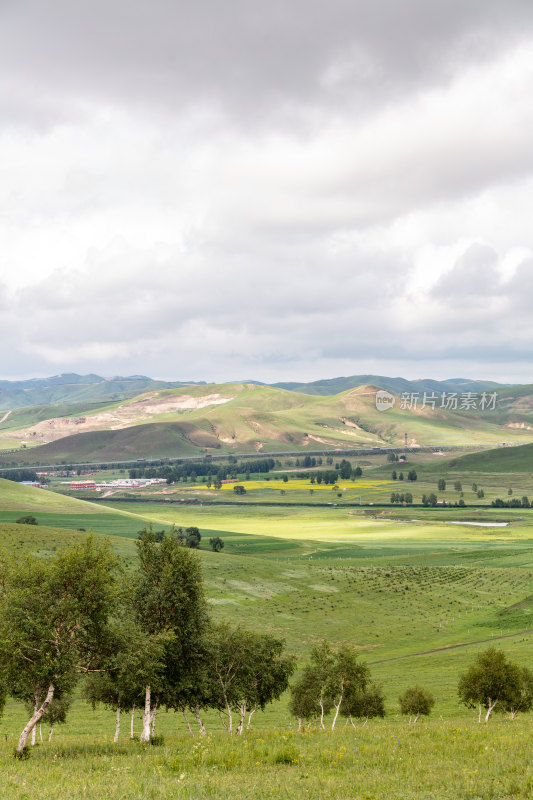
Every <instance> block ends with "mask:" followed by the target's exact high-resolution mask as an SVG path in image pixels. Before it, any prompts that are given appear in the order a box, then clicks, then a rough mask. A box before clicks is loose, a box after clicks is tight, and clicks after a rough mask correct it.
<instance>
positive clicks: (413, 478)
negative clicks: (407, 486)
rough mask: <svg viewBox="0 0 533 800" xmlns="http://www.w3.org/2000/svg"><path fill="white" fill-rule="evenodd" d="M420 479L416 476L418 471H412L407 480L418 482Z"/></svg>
mask: <svg viewBox="0 0 533 800" xmlns="http://www.w3.org/2000/svg"><path fill="white" fill-rule="evenodd" d="M417 479H418V475H417V474H416V469H410V470H409V472H408V473H407V480H408V481H416V480H417Z"/></svg>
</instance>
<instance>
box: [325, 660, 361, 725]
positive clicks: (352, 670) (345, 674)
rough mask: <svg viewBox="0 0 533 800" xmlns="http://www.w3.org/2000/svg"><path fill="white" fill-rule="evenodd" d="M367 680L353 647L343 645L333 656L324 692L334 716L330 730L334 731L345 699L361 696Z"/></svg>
mask: <svg viewBox="0 0 533 800" xmlns="http://www.w3.org/2000/svg"><path fill="white" fill-rule="evenodd" d="M368 679H369V669H368V667H367V666H366V665H365V664H360V663H359V662H358V661H357V654H356V652H355V650H354V648H353V647H348V646H347V645H343V646H342V647H340V648H339V650H338V651H337V652H336V653H335V654H334V657H333V661H332V663H331V666H330V674H329V676H328V682H327V687H326V692H327V693H328V694H329V696H331V698H332V699H333V706H334V708H335V714H334V716H333V721H332V723H331V730H332V731H333V730H335V723H336V722H337V717H338V716H339V711H340V709H341V706H342V705H343V703H344V701H345V698H346V697H348V698H350V699H351V700H352V701H353V699H354V698H355V697H357V696H358V695H360V694H363V693H364V692H365V690H366V686H367V683H368Z"/></svg>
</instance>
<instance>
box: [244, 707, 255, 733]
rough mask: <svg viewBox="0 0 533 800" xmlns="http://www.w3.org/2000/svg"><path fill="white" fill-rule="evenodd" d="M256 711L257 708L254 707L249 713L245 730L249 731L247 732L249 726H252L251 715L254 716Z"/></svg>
mask: <svg viewBox="0 0 533 800" xmlns="http://www.w3.org/2000/svg"><path fill="white" fill-rule="evenodd" d="M256 711H257V706H256V705H255V706H254V707H253V708H252V710H251V711H250V714H249V715H248V724H247V726H246V730H247V731H249V730H250V726H251V724H252V717H253V715H254V714H255V712H256Z"/></svg>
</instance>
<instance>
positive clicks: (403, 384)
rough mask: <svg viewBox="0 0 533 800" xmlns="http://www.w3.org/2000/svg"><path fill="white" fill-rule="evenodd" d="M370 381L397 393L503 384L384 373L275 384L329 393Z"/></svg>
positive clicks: (473, 389)
mask: <svg viewBox="0 0 533 800" xmlns="http://www.w3.org/2000/svg"><path fill="white" fill-rule="evenodd" d="M368 384H370V385H372V386H377V387H378V388H379V389H385V390H386V391H387V392H392V393H393V394H397V395H399V394H401V393H402V392H439V393H440V392H482V391H488V390H494V389H497V388H499V387H502V384H501V383H496V382H495V381H472V380H469V379H468V378H451V379H449V380H447V381H435V380H431V379H421V380H414V381H409V380H406V378H388V377H386V376H385V375H351V376H350V377H348V378H329V379H326V380H320V381H312V382H311V383H295V382H293V383H274V384H273V386H275V387H277V388H279V389H289V390H290V391H291V392H302V393H303V394H315V395H316V394H317V395H322V396H327V395H332V394H339V392H346V391H348V390H349V389H356V388H357V387H358V386H365V385H368Z"/></svg>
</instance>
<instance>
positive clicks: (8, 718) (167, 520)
mask: <svg viewBox="0 0 533 800" xmlns="http://www.w3.org/2000/svg"><path fill="white" fill-rule="evenodd" d="M497 452H498V453H502V454H504V456H505V458H508V456H507V453H513V452H514V451H513V450H509V451H503V450H501V451H500V450H498V451H497ZM476 458H477V457H476ZM435 460H436V463H437V465H438V469H437V471H435V470H434V468H433V463H434V462H432V461H431V460H428V459H426V460H423V459H422V460H421V461H420V462H418V463H417V470H418V471H419V472H420V473H421V478H420V481H421V483H420V486H419V487H417V488H416V490H415V491H416V492H418V491H419V490H420V488H421V487H422V485H425V481H426V480H427V485H428V486H429V485H432V486H434V484H435V480H436V477H437V475H438V476H440V474H441V473H442V474H443V476H444V477H446V479H447V480H448V481H450V480H451V481H452V482H453V481H454V480H455V479H456V478H455V476H456V475H460V476H462V475H463V473H464V474H465V476H466V475H468V476H470V477H469V478H468V480H469V481H473V480H474V479H476V478H478V477H479V475H487V476H489V475H492V480H493V481H494V488H495V489H496V488H498V489H499V490H500V491H503V490H504V489H505V488H506V486H507V484H508V482H509V481H511V482H513V484H514V483H515V482H516V481H522V482H524V484H525V483H526V482H527V481H528V480H529V478H528V472H527V466H524V465H527V463H528V462H527V460H526V461H522V456H521V455H520V454H518V456H517V460H516V462H515V463H514V464H513V465H512V466H513V470H509V471H506V470H505V469H503V470H502V471H501V472H496V471H492V472H491V471H490V470H487V471H486V472H480V470H481V468H482V466H483V461H479V460H478V461H477V462H475V467H476V468H475V469H474V470H469V469H468V464H467V467H465V468H464V469H463V468H462V467H461V468H459V469H458V470H456V468H455V467H448V466H447V462H446V459H445V460H444V461H443V460H442V459H440V460H439V459H438V458H436V459H435ZM382 461H383V458H381V462H382ZM376 464H377V462H376ZM393 466H394V465H392V466H391V465H385V464H383V463H381V464H377V466H376V467H375V469H370V468H369V469H368V471H367V470H366V469H365V476H366V475H367V477H365V478H363V479H362V480H361V482H360V483H361V484H362V485H364V481H365V480H367V481H368V483H367V484H366V488H367V490H368V495H371V494H372V492H373V493H374V495H375V496H376V497H379V496H380V495H381V494H385V493H389V490H390V486H388V485H387V486H385V485H384V484H388V478H387V476H386V475H385V470H388V471H390V470H391V469H392V468H393ZM409 466H411V465H409ZM516 466H521V467H522V471H520V470H517V471H516V472H514V468H515V467H516ZM382 473H383V474H382ZM518 476H520V477H518ZM487 480H488V477H487ZM5 483H6V482H3V484H5ZM271 483H272V481H259V480H257V481H250V482H248V483H247V484H246V485H247V488H248V489H249V491H248V493H247V495H246V497H245V498H244V502H241V503H240V504H238V505H236V504H235V502H232V504H230V503H226V504H224V503H222V502H220V503H219V504H217V505H207V504H195V505H179V504H175V505H169V504H166V505H165V504H162V503H143V504H139V503H114V504H112V505H109V506H106V505H105V504H91V503H85V502H83V501H80V500H77V501H76V500H73V499H70V498H65V497H62V496H60V495H57V494H54V493H52V492H50V493H49V494H48V495H47V497H48V498H51V499H52V501H53V502H52V503H51V504H50V505H49V506H48V508H47V509H44V508H41V509H40V510H39V513H38V514H37V516H38V518H39V522H40V525H39V526H38V527H37V528H33V527H32V528H31V530H30V526H22V525H16V524H14V523H13V517H14V515H15V514H17V515H19V514H20V513H22V512H24V511H28V510H30V508H29V507H28V503H29V498H30V497H31V498H34V497H35V494H32V495H29V494H28V492H34V493H35V492H39V490H24V491H23V489H22V487H18V486H17V487H13V485H10V486H9V487H5V486H4V485H3V484H0V490H2V489H3V491H0V543H1V544H2V545H3V546H4V547H8V548H17V549H18V551H22V550H24V549H27V548H30V549H31V550H33V551H34V552H37V553H39V554H40V555H41V556H45V555H46V553H47V552H53V551H54V549H56V548H58V547H63V546H65V545H67V544H68V543H69V542H71V541H74V540H75V539H76V537H79V536H81V535H83V534H82V533H81V532H79V531H76V528H79V527H85V528H86V529H87V530H88V529H89V528H93V529H94V530H95V532H96V533H97V534H98V535H110V541H111V543H112V546H113V547H114V548H115V549H116V550H117V552H118V553H120V555H121V556H122V557H123V558H124V559H125V560H126V561H127V562H128V563H130V564H131V563H132V562H133V559H134V558H135V542H134V539H135V537H136V536H137V531H138V530H139V529H140V528H142V527H143V526H145V525H147V524H153V525H154V527H155V528H156V529H159V528H160V527H166V528H168V526H169V525H170V524H177V525H183V526H187V525H198V526H199V527H200V529H201V532H202V536H203V539H202V546H203V549H202V550H200V557H201V559H202V562H203V569H204V576H205V589H206V595H207V597H208V600H209V603H210V607H211V611H212V614H213V616H214V617H215V618H218V619H231V620H232V621H234V622H237V621H238V622H241V623H242V624H244V625H246V626H247V627H250V628H252V629H254V630H260V631H269V632H272V633H274V634H276V635H278V636H281V637H283V638H285V640H286V642H287V647H288V650H289V651H291V652H294V653H295V654H297V655H298V657H299V658H300V663H302V662H303V661H304V660H305V658H306V657H307V655H308V653H309V649H310V646H311V645H312V644H314V643H316V642H318V641H320V639H321V638H322V637H324V636H327V637H328V638H329V639H330V640H331V641H332V642H334V643H335V644H339V643H341V642H349V643H352V644H354V645H355V646H356V647H357V648H358V649H359V651H360V653H361V658H362V659H363V660H365V661H366V662H367V663H368V664H369V665H370V666H371V670H372V674H373V676H374V677H375V678H376V679H377V680H378V681H380V682H381V683H382V685H383V688H384V692H385V697H386V708H387V717H386V718H385V720H383V721H378V722H372V721H371V722H369V723H368V724H367V725H366V726H365V727H364V728H359V729H358V730H353V729H351V728H350V729H342V728H341V729H340V730H339V731H338V733H335V734H331V733H327V732H326V733H324V732H319V731H317V730H316V728H311V729H310V730H308V731H307V732H306V733H305V734H298V733H297V732H296V731H295V725H294V721H293V720H291V718H290V717H289V714H288V709H287V698H286V697H284V698H282V699H281V700H280V701H279V703H276V704H274V705H273V706H271V707H269V708H268V709H267V710H266V711H265V712H264V713H263V714H258V715H257V719H256V721H255V723H254V726H253V728H252V731H250V732H249V733H248V734H247V735H246V736H245V737H243V738H242V739H241V740H229V738H228V737H227V736H226V735H225V734H224V733H223V732H222V730H221V726H220V722H219V720H218V718H217V717H215V716H213V715H209V714H208V715H207V718H206V720H207V726H208V731H209V738H208V739H207V740H201V739H200V738H195V739H192V738H190V737H189V736H187V734H186V728H185V726H184V722H183V720H182V718H181V717H180V716H177V715H175V714H174V713H169V714H164V713H163V714H161V715H160V716H159V718H158V722H157V730H158V732H160V733H162V734H164V736H165V744H164V745H163V746H162V747H152V748H150V749H149V750H144V749H141V748H140V746H139V745H138V744H137V743H135V742H131V743H130V742H129V741H128V739H127V733H126V731H124V732H123V736H122V738H121V741H120V743H119V744H118V745H113V744H112V743H111V736H112V732H113V729H114V721H113V714H112V712H111V711H107V710H105V709H103V708H98V709H96V710H95V711H93V710H92V709H91V707H90V706H88V705H87V704H86V703H84V702H83V701H82V700H81V699H78V700H77V701H76V703H75V706H74V710H73V713H71V715H70V717H69V720H68V722H67V724H66V725H65V726H62V727H58V728H57V729H56V731H55V733H54V739H53V740H52V743H51V744H43V745H42V746H39V747H38V748H37V750H36V752H35V753H34V755H33V758H32V759H31V760H30V761H29V762H23V763H15V762H14V761H12V760H10V759H9V755H10V753H11V752H12V750H13V747H14V743H15V737H16V735H18V733H19V732H20V728H21V722H22V719H23V711H22V709H21V707H20V706H19V705H17V704H15V703H13V702H10V703H9V705H8V707H7V709H6V712H5V715H4V718H3V719H2V720H1V721H0V733H1V734H3V735H4V737H5V738H2V737H0V770H1V771H2V787H3V788H4V787H5V788H4V791H5V792H7V794H6V796H7V797H9V798H10V800H11V798H14V799H15V800H19V798H20V799H22V798H27V797H29V796H30V795H31V796H32V797H33V796H39V797H40V798H44V800H49V798H53V797H54V798H55V797H57V796H59V795H60V796H61V797H66V798H69V799H70V798H83V797H87V798H88V797H90V798H95V800H100V798H104V797H106V798H112V800H115V798H117V799H118V798H126V797H128V798H135V799H136V798H141V797H142V798H152V797H153V798H156V797H157V798H164V800H166V798H174V797H183V798H191V797H194V798H214V797H219V798H229V797H230V796H231V797H232V798H234V797H235V795H236V794H238V795H240V796H241V797H243V798H270V797H291V798H292V797H300V796H302V797H310V798H324V800H325V798H341V797H342V798H344V797H348V796H349V797H356V798H366V799H367V800H378V798H385V799H386V800H399V799H400V798H401V800H403V799H404V798H407V799H408V800H409V799H410V798H420V799H422V798H423V800H437V798H438V799H439V800H440V799H441V798H444V800H447V798H450V800H451V798H454V800H455V798H470V799H471V800H481V799H482V798H483V800H486V799H488V798H498V799H499V800H506V799H507V798H515V797H518V798H522V797H524V798H526V797H531V795H532V792H533V770H532V768H531V765H530V758H529V751H530V748H531V745H532V743H533V731H532V728H531V716H530V715H526V716H523V717H522V718H520V717H519V718H518V719H517V720H515V721H514V722H511V721H510V720H508V719H505V718H503V717H496V718H495V719H494V720H492V721H491V722H490V724H488V725H478V724H477V723H476V722H475V721H474V714H473V712H472V711H470V710H468V709H466V708H464V707H461V706H460V705H459V703H458V701H457V696H456V685H457V678H458V674H459V673H460V672H461V671H462V670H464V669H465V667H466V666H467V665H468V664H469V663H470V661H471V659H472V657H473V656H474V655H475V654H476V653H477V652H479V651H480V650H481V649H483V648H485V647H486V646H487V645H488V644H489V643H496V644H498V645H499V646H501V647H502V649H504V650H505V652H506V653H508V654H509V656H511V657H512V658H513V659H515V660H517V661H519V662H520V663H523V664H530V663H531V657H532V655H533V511H532V510H530V509H524V510H522V509H517V510H515V509H509V510H507V509H504V510H501V509H491V508H488V507H487V508H484V509H479V508H467V509H460V510H459V509H455V508H434V509H420V508H417V509H410V508H402V507H400V508H390V507H388V508H385V507H380V506H379V504H378V503H376V506H375V507H374V508H354V507H346V508H344V507H342V501H341V502H340V504H339V505H337V506H333V505H332V506H324V505H321V506H316V507H312V506H305V507H304V506H302V505H298V504H297V500H296V498H297V497H298V496H299V495H298V493H299V492H301V493H302V496H308V493H309V487H302V486H300V485H299V484H298V482H297V481H295V480H292V479H291V480H289V481H288V483H286V484H282V485H283V487H284V491H286V495H285V496H284V497H285V498H286V499H288V500H292V501H293V502H292V503H290V502H286V504H285V505H279V506H268V505H261V502H260V499H261V498H263V499H264V498H267V497H268V493H269V492H271V491H275V492H277V493H279V491H280V488H279V481H276V484H277V486H276V489H275V490H272V488H271V486H270V485H269V484H271ZM394 483H396V482H394ZM417 483H418V482H417ZM267 484H268V485H267ZM192 488H193V490H197V489H198V487H192ZM404 488H405V489H407V488H408V486H407V485H406V486H405V487H404ZM409 488H411V487H409ZM189 489H191V487H188V489H187V491H189ZM232 489H233V487H232V486H231V485H228V488H227V489H226V488H224V489H223V490H221V492H220V493H219V494H218V496H219V497H220V499H221V500H223V499H224V498H228V499H229V498H231V499H232V501H233V500H234V498H233V497H232V494H233V491H232ZM314 489H315V490H316V491H315V494H314V495H313V497H317V496H321V495H322V494H325V495H326V496H329V494H333V493H332V492H331V489H327V490H326V489H320V490H319V489H318V487H317V486H316V485H315V486H314ZM48 491H49V490H48ZM350 491H352V489H350ZM353 491H354V492H355V491H360V487H359V482H358V483H357V485H356V484H354V486H353ZM361 491H363V490H361ZM447 493H448V490H447V492H446V494H447ZM43 494H46V493H43ZM530 494H531V495H533V491H532V492H530ZM254 496H255V497H256V500H258V504H257V505H251V504H250V502H246V498H248V500H250V498H252V497H254ZM23 501H24V502H23ZM67 501H70V502H67ZM17 502H18V503H19V504H20V505H19V506H18V508H16V507H15V506H16V504H17ZM264 502H267V500H264ZM71 504H75V505H71ZM32 510H36V509H33V508H32ZM459 511H460V516H459V515H458V512H459ZM455 522H462V523H463V524H459V525H456V524H454V523H455ZM468 522H484V523H487V527H473V526H470V525H468V524H466V523H468ZM501 522H505V523H507V525H506V526H505V527H498V528H492V527H489V526H490V525H491V524H494V523H501ZM45 523H46V527H45ZM214 532H216V533H217V534H219V535H221V536H222V538H223V539H224V542H225V547H224V550H223V551H222V553H213V552H211V551H209V550H208V549H206V546H207V540H208V538H209V536H210V535H213V533H214ZM417 682H418V683H420V684H422V685H424V686H426V687H428V688H429V689H431V691H433V693H434V695H435V697H436V706H435V710H434V714H433V716H432V718H430V720H429V721H427V722H422V723H419V724H418V725H417V726H416V728H414V729H413V728H409V727H408V725H407V724H406V722H405V721H404V720H402V719H401V718H400V717H399V714H398V708H397V697H398V695H399V694H400V692H401V691H403V690H404V689H405V688H406V687H407V686H408V685H412V684H413V683H417ZM138 724H139V723H138V721H137V722H136V725H137V731H138ZM124 726H125V727H126V721H124Z"/></svg>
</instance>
